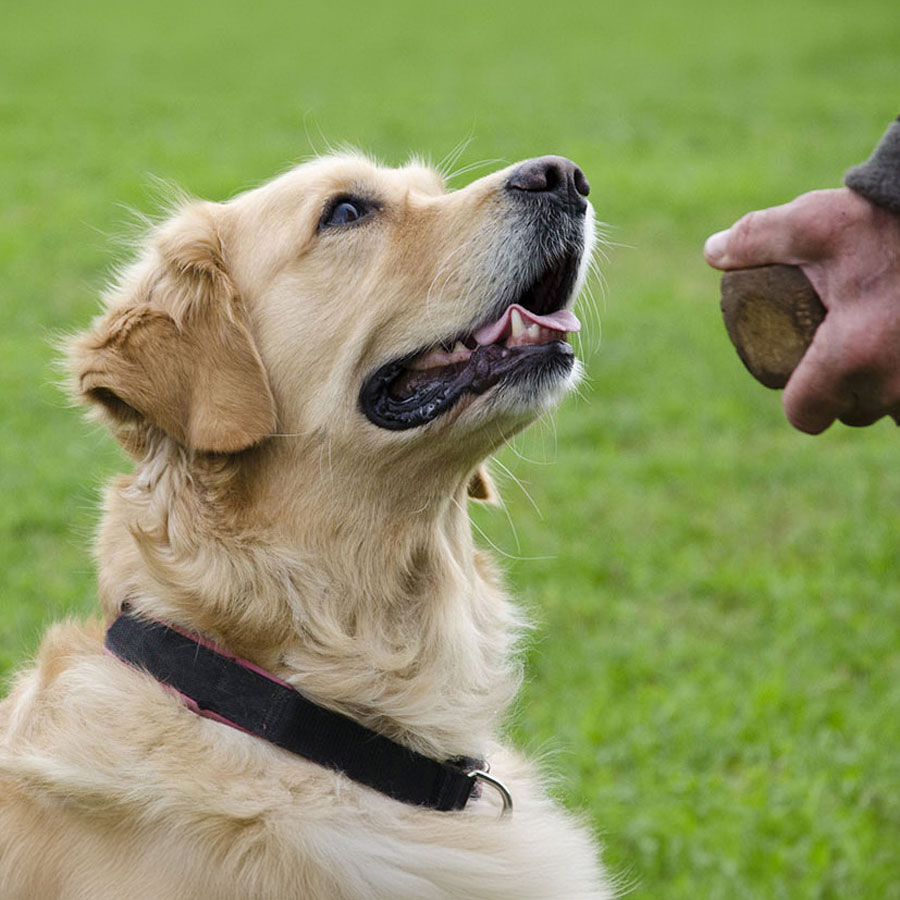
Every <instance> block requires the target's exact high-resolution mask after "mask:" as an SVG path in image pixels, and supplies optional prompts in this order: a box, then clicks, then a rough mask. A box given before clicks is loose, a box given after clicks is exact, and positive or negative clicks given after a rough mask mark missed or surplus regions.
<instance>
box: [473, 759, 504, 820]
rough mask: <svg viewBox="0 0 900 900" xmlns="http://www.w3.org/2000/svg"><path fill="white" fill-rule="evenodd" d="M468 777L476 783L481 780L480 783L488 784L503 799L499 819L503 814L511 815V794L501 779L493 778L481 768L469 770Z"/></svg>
mask: <svg viewBox="0 0 900 900" xmlns="http://www.w3.org/2000/svg"><path fill="white" fill-rule="evenodd" d="M469 778H471V779H472V781H473V782H475V783H476V784H477V783H478V782H481V783H482V784H487V785H490V786H491V787H492V788H493V789H494V790H495V791H496V792H497V793H498V794H499V795H500V799H501V800H502V801H503V809H501V810H500V818H501V819H502V818H503V817H504V816H511V815H512V811H513V801H512V794H510V792H509V791H508V790H507V788H506V785H505V784H504V783H503V782H502V781H500V779H498V778H494V776H493V775H489V774H488V773H487V772H485V771H483V770H482V769H474V770H473V771H471V772H469Z"/></svg>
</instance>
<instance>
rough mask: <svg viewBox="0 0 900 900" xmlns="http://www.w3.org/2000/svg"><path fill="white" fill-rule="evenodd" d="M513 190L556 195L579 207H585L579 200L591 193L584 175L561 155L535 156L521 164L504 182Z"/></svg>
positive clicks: (582, 201)
mask: <svg viewBox="0 0 900 900" xmlns="http://www.w3.org/2000/svg"><path fill="white" fill-rule="evenodd" d="M506 186H507V187H508V188H510V189H511V190H515V191H529V192H531V193H535V194H558V195H559V196H560V197H562V198H563V199H567V198H569V197H571V198H573V199H576V198H577V199H578V205H579V207H580V208H582V209H583V208H584V207H586V206H587V204H586V203H585V202H584V200H582V199H581V198H582V197H587V195H588V194H589V193H590V192H591V186H590V184H588V180H587V178H585V177H584V172H582V171H581V169H579V168H578V166H576V165H575V163H573V162H572V160H571V159H566V158H565V157H564V156H539V157H538V158H537V159H529V160H528V161H527V162H523V163H522V165H521V166H519V167H518V168H517V169H516V170H515V171H514V172H513V173H512V175H510V176H509V180H508V181H507V182H506Z"/></svg>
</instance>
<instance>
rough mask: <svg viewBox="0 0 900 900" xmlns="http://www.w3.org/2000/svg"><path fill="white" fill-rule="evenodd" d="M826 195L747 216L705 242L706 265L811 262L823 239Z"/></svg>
mask: <svg viewBox="0 0 900 900" xmlns="http://www.w3.org/2000/svg"><path fill="white" fill-rule="evenodd" d="M828 193H830V192H828V191H816V192H814V193H812V194H804V195H802V196H800V197H797V198H796V199H795V200H792V201H791V202H790V203H785V204H784V205H782V206H772V207H770V208H769V209H761V210H757V211H756V212H751V213H748V214H747V215H746V216H744V217H743V218H741V219H739V220H738V221H737V222H735V224H734V225H732V226H731V228H729V229H727V230H725V231H720V232H718V233H717V234H714V235H712V236H711V237H710V238H709V239H708V240H707V241H706V244H705V245H704V247H703V255H704V257H705V258H706V261H707V262H708V263H709V264H710V265H711V266H713V267H715V268H717V269H743V268H749V267H751V266H762V265H766V264H767V263H788V264H791V265H801V264H802V263H805V262H809V261H811V260H812V259H815V258H816V257H817V256H818V255H819V254H818V252H817V251H818V250H819V247H820V245H821V244H822V243H823V241H824V240H825V239H826V237H827V234H826V233H825V231H824V230H823V225H822V213H823V211H824V208H825V205H826V204H828V203H829V202H830V198H829V197H827V196H826V195H827V194H828Z"/></svg>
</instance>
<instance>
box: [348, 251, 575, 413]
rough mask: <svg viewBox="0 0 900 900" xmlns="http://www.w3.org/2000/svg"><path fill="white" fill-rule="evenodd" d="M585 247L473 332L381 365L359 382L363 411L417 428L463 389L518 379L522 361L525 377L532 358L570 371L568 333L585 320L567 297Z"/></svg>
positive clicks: (571, 356) (550, 266)
mask: <svg viewBox="0 0 900 900" xmlns="http://www.w3.org/2000/svg"><path fill="white" fill-rule="evenodd" d="M581 252H582V248H581V246H580V245H578V246H577V247H571V248H570V249H569V251H568V252H567V253H565V254H564V255H562V256H559V257H557V258H555V259H554V260H552V262H550V263H549V264H548V265H545V267H544V268H543V269H542V270H541V273H540V274H539V275H538V276H537V277H536V278H535V279H534V280H533V281H531V282H529V283H528V284H526V286H525V287H524V288H519V290H518V292H517V293H516V294H515V295H513V298H512V299H511V300H510V299H509V298H508V299H506V300H505V301H501V302H500V303H499V304H496V305H495V306H494V307H493V310H492V312H491V314H490V315H488V316H485V317H484V318H483V319H481V321H480V322H478V323H476V324H475V325H474V326H473V327H472V328H471V330H469V331H466V332H463V333H461V334H457V335H456V336H454V337H452V338H449V339H446V340H443V341H441V342H440V343H438V344H432V345H431V346H429V347H425V348H420V349H419V350H416V351H414V352H413V353H409V354H407V355H405V356H403V357H399V358H396V359H394V360H392V361H391V362H388V363H387V364H385V365H383V366H381V367H380V368H378V369H376V370H375V371H374V372H373V373H372V374H371V375H369V376H368V377H367V378H366V379H365V381H364V382H363V385H362V387H361V388H360V393H359V404H360V408H361V410H362V412H363V413H364V415H365V416H366V417H367V418H368V419H369V420H370V421H371V422H372V423H373V424H375V425H378V426H379V427H381V428H386V429H388V430H391V431H400V430H406V429H409V428H416V427H419V426H421V425H426V424H428V423H429V422H431V421H433V420H434V419H436V418H437V417H438V416H440V415H441V414H442V413H444V412H447V411H448V410H449V409H450V408H451V407H453V406H454V405H455V403H456V402H457V400H459V398H460V397H462V396H463V394H483V393H484V392H485V391H487V390H488V389H489V388H491V387H493V386H494V385H496V384H498V383H499V382H500V381H502V380H503V379H504V378H507V377H512V375H513V372H514V370H517V369H519V367H520V366H522V374H523V375H524V374H525V371H526V370H527V369H529V368H530V366H529V365H528V363H529V361H531V362H533V363H534V364H535V365H539V364H540V363H539V362H538V361H539V360H544V361H547V362H548V364H549V361H550V360H556V361H565V363H566V365H565V366H564V367H563V368H565V371H566V372H568V371H569V370H570V369H571V365H572V363H573V360H574V354H573V351H572V348H571V347H570V346H569V344H568V343H567V342H566V337H567V335H568V334H569V333H571V332H575V331H578V330H579V329H580V327H581V323H580V322H579V321H578V319H577V317H576V316H575V314H574V313H573V312H572V311H571V310H569V309H567V308H566V303H567V302H568V300H569V298H570V295H571V293H572V289H573V287H574V285H575V282H576V280H577V277H578V267H579V263H580V259H581ZM513 332H516V333H515V334H514V333H513ZM501 341H502V342H504V343H501ZM560 372H562V368H560Z"/></svg>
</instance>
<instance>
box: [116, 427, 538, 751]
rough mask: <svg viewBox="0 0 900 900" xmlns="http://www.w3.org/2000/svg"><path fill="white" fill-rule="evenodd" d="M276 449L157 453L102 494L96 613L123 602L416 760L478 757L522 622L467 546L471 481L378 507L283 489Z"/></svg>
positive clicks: (333, 489)
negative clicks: (407, 750) (408, 749)
mask: <svg viewBox="0 0 900 900" xmlns="http://www.w3.org/2000/svg"><path fill="white" fill-rule="evenodd" d="M284 452H285V451H282V450H280V449H278V448H274V449H270V448H261V449H260V450H259V451H254V452H253V454H252V458H242V459H240V460H235V459H234V458H224V457H223V458H218V457H206V458H191V457H190V456H189V455H188V454H186V453H184V452H183V451H182V450H180V449H179V448H178V447H177V445H174V444H173V443H172V442H171V441H169V440H167V439H164V440H162V441H161V442H160V444H159V446H158V447H156V448H155V450H154V452H153V453H151V454H148V457H147V458H146V459H145V460H144V462H143V463H142V464H141V465H140V466H139V467H138V470H137V472H136V474H135V475H134V476H133V477H130V478H123V479H119V480H118V481H117V482H115V483H114V484H113V485H112V486H111V487H110V489H109V490H108V492H107V497H106V509H105V515H104V519H103V523H102V526H101V530H100V535H99V541H98V555H99V557H100V562H101V566H100V571H101V573H102V575H101V582H100V592H101V600H102V603H103V608H104V612H105V614H106V616H107V617H108V618H110V619H111V618H113V617H114V616H115V615H116V614H117V612H118V611H119V609H120V608H121V605H122V604H123V603H124V602H126V601H127V602H130V603H131V604H132V606H133V607H134V608H136V609H137V610H139V611H142V612H145V613H147V614H149V615H151V616H154V617H156V618H160V619H165V620H168V621H171V622H173V623H175V624H176V625H178V626H179V627H181V628H184V629H189V630H191V631H194V632H197V633H199V634H202V635H205V636H207V637H209V638H211V639H213V640H215V641H216V642H218V643H219V644H221V645H222V646H224V647H227V648H228V649H229V650H230V651H231V652H233V653H236V654H238V655H240V656H242V657H245V658H247V659H249V660H252V661H253V662H254V663H256V664H257V665H259V666H261V667H263V668H265V669H266V670H268V671H270V672H272V673H273V674H274V675H276V676H278V677H279V678H281V679H283V680H285V681H287V682H288V683H290V684H292V685H293V686H294V687H297V688H299V689H302V691H303V692H304V693H306V694H307V695H308V696H310V697H312V698H313V699H315V700H316V701H318V702H320V703H324V704H326V705H329V706H332V707H333V708H335V709H338V710H339V711H341V712H344V713H346V714H348V715H351V716H352V717H354V718H355V719H357V720H358V721H360V722H361V723H362V724H364V725H366V726H367V727H370V728H373V729H374V730H377V731H380V732H381V733H383V734H385V735H387V736H388V737H391V738H393V739H395V740H399V741H401V742H404V743H406V744H407V745H409V746H412V747H413V748H414V749H417V750H419V751H421V752H423V753H426V754H436V755H437V756H438V757H450V756H454V755H478V754H480V753H482V752H484V749H485V747H486V746H487V744H488V743H489V742H490V741H491V739H492V737H493V735H494V734H495V733H496V730H497V727H498V724H499V723H498V721H497V717H498V716H500V715H502V712H503V710H504V708H505V707H506V705H507V703H508V702H509V701H510V700H511V698H512V696H513V695H514V693H515V690H516V688H517V686H518V681H519V664H518V661H517V659H516V657H515V647H514V645H515V642H516V640H517V637H518V634H519V633H520V631H521V626H522V623H521V621H520V619H519V618H518V616H517V614H516V612H515V611H514V610H513V608H512V606H511V605H510V603H509V601H508V600H507V598H506V597H505V595H504V594H503V592H502V590H501V589H500V587H499V582H498V579H497V577H496V574H495V572H494V571H493V568H492V567H491V564H490V560H488V559H487V557H486V556H485V555H484V554H482V553H480V552H479V551H476V549H475V548H474V545H473V542H472V537H471V530H470V523H469V520H468V514H467V512H466V507H465V504H466V498H465V484H466V481H467V475H468V473H466V477H459V478H458V479H457V483H456V484H455V486H454V487H453V488H452V489H450V490H447V491H446V492H445V493H444V495H443V496H441V495H440V494H439V492H437V491H432V492H431V493H430V494H426V493H424V492H422V491H420V492H418V494H417V493H416V492H415V491H414V490H412V489H411V488H410V485H414V484H416V479H414V478H409V477H407V478H405V479H403V480H402V483H401V484H399V485H394V487H393V488H392V489H390V490H384V491H380V492H379V491H378V490H376V489H374V488H373V485H372V479H371V478H368V479H360V478H357V479H355V480H354V478H353V473H352V472H348V471H342V470H341V468H340V466H339V465H335V464H332V466H331V467H330V468H329V470H328V472H329V474H328V475H327V476H322V477H319V478H309V477H307V478H305V479H298V480H297V481H296V482H286V480H285V478H284V472H285V458H284ZM248 473H251V474H248ZM433 480H434V479H432V481H433ZM419 483H420V484H424V483H425V482H422V481H420V482H419ZM376 484H377V481H376Z"/></svg>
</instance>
